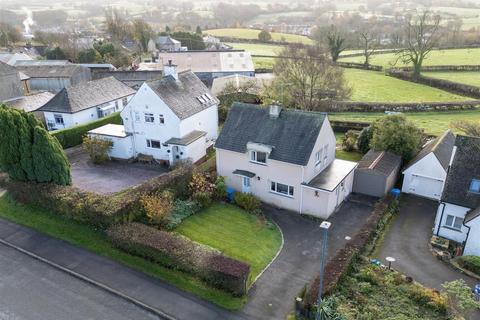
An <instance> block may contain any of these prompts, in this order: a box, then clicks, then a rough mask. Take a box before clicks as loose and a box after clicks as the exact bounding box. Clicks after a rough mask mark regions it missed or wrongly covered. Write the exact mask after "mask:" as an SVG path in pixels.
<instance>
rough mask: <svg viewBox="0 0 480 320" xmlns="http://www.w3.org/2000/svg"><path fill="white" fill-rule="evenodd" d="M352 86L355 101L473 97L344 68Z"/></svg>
mask: <svg viewBox="0 0 480 320" xmlns="http://www.w3.org/2000/svg"><path fill="white" fill-rule="evenodd" d="M344 70H345V77H346V79H347V81H348V83H349V84H350V86H351V87H352V89H353V91H352V96H351V99H350V100H353V101H369V102H433V101H465V100H471V98H467V97H462V96H458V95H455V94H452V93H448V92H446V91H442V90H439V89H436V88H432V87H429V86H426V85H421V84H417V83H413V82H409V81H404V80H400V79H397V78H393V77H389V76H386V75H384V74H383V73H382V72H375V71H367V70H360V69H344Z"/></svg>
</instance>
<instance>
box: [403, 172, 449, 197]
mask: <svg viewBox="0 0 480 320" xmlns="http://www.w3.org/2000/svg"><path fill="white" fill-rule="evenodd" d="M442 188H443V180H439V179H433V178H429V177H424V176H419V175H415V174H412V178H411V180H410V186H409V193H413V194H416V195H419V196H421V197H425V198H430V199H437V200H438V199H440V197H441V195H442Z"/></svg>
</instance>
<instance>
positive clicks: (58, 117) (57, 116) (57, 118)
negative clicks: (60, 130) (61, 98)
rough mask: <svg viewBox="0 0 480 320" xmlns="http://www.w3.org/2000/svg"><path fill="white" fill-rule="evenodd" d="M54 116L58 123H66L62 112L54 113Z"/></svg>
mask: <svg viewBox="0 0 480 320" xmlns="http://www.w3.org/2000/svg"><path fill="white" fill-rule="evenodd" d="M53 118H54V119H55V123H56V124H61V125H64V124H65V122H63V116H62V115H61V114H54V115H53Z"/></svg>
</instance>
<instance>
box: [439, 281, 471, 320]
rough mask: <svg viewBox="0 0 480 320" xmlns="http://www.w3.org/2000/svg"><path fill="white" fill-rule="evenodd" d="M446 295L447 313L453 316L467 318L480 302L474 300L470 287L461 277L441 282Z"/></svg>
mask: <svg viewBox="0 0 480 320" xmlns="http://www.w3.org/2000/svg"><path fill="white" fill-rule="evenodd" d="M442 287H443V289H444V290H445V293H446V295H447V304H448V314H449V315H450V316H451V317H452V318H454V319H457V318H461V317H463V318H468V317H469V315H470V314H471V313H472V312H473V311H474V310H475V309H477V308H480V303H479V302H477V301H475V297H474V295H473V292H472V289H470V287H469V286H468V285H467V284H466V283H465V281H464V280H463V279H459V280H455V281H451V282H445V283H444V284H442Z"/></svg>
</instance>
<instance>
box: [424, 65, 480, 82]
mask: <svg viewBox="0 0 480 320" xmlns="http://www.w3.org/2000/svg"><path fill="white" fill-rule="evenodd" d="M479 64H480V59H479ZM423 75H424V76H427V77H432V78H438V79H443V80H448V81H453V82H458V83H463V84H468V85H471V86H477V87H480V71H445V72H443V71H438V72H424V73H423Z"/></svg>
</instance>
